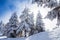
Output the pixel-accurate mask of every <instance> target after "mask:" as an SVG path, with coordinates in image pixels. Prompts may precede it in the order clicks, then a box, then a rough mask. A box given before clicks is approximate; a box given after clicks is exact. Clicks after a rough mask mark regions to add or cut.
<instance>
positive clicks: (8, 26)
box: [6, 13, 18, 37]
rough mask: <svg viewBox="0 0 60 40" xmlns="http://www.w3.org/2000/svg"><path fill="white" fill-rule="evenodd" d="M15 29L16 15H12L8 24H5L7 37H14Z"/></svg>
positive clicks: (16, 24) (16, 25) (16, 23)
mask: <svg viewBox="0 0 60 40" xmlns="http://www.w3.org/2000/svg"><path fill="white" fill-rule="evenodd" d="M17 27H18V18H17V15H16V13H13V14H12V16H11V18H10V19H9V22H8V23H7V24H6V29H7V36H8V37H16V35H17V34H16V31H17Z"/></svg>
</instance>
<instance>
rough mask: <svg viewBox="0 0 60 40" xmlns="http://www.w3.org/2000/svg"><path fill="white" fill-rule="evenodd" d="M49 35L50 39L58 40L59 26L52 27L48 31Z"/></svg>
mask: <svg viewBox="0 0 60 40" xmlns="http://www.w3.org/2000/svg"><path fill="white" fill-rule="evenodd" d="M49 36H50V38H51V39H52V40H60V27H56V28H54V29H53V30H52V31H51V32H50V33H49Z"/></svg>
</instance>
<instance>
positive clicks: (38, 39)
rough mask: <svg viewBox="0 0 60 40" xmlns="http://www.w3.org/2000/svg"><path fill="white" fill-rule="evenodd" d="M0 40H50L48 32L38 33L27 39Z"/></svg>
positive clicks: (10, 39)
mask: <svg viewBox="0 0 60 40" xmlns="http://www.w3.org/2000/svg"><path fill="white" fill-rule="evenodd" d="M1 40H51V39H50V38H49V35H48V32H40V33H37V34H34V35H32V36H30V37H27V38H24V37H23V38H5V39H1Z"/></svg>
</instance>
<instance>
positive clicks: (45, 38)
mask: <svg viewBox="0 0 60 40" xmlns="http://www.w3.org/2000/svg"><path fill="white" fill-rule="evenodd" d="M26 40H51V39H50V38H49V35H48V32H41V33H38V34H35V35H32V36H30V37H28V38H26Z"/></svg>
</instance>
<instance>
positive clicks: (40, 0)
mask: <svg viewBox="0 0 60 40" xmlns="http://www.w3.org/2000/svg"><path fill="white" fill-rule="evenodd" d="M35 2H36V3H37V4H38V6H39V5H40V6H43V4H44V7H46V6H47V7H50V8H52V7H56V6H58V2H57V0H32V3H35Z"/></svg>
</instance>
